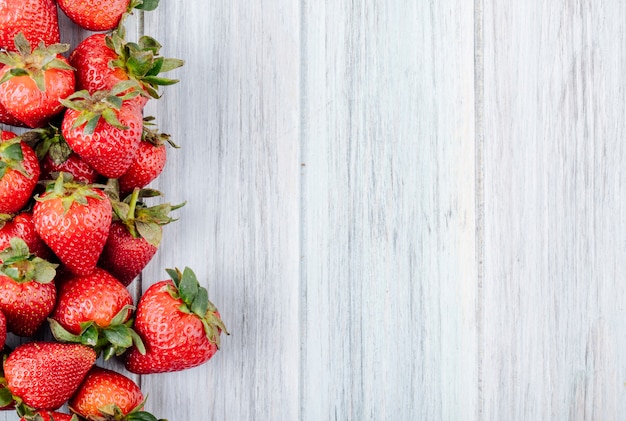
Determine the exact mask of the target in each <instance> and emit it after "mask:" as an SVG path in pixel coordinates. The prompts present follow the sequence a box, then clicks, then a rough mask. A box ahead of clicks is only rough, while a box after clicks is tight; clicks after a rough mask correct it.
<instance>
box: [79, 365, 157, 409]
mask: <svg viewBox="0 0 626 421" xmlns="http://www.w3.org/2000/svg"><path fill="white" fill-rule="evenodd" d="M144 402H145V399H144V397H143V393H141V389H140V388H139V386H137V384H136V383H135V382H134V381H132V380H131V379H130V378H128V377H126V376H125V375H123V374H121V373H118V372H115V371H112V370H108V369H105V368H101V367H97V366H94V367H93V368H92V369H91V370H90V371H89V373H87V376H86V377H85V380H84V381H83V383H82V384H81V386H80V388H79V389H78V391H77V392H76V394H75V395H74V396H73V397H72V398H71V399H70V401H69V404H68V406H69V407H70V409H71V410H72V412H75V413H77V414H79V415H80V416H81V417H83V418H86V419H87V420H90V421H105V420H116V421H131V420H137V421H166V420H157V419H156V417H155V416H154V415H152V414H150V413H148V412H145V411H143V410H142V409H143V406H144Z"/></svg>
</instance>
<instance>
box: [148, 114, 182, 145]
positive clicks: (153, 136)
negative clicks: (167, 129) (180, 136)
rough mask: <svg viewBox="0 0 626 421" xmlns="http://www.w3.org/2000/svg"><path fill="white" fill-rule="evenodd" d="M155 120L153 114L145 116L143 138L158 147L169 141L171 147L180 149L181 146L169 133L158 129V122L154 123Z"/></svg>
mask: <svg viewBox="0 0 626 421" xmlns="http://www.w3.org/2000/svg"><path fill="white" fill-rule="evenodd" d="M153 121H154V117H153V116H148V117H144V118H143V132H142V133H141V140H143V141H144V142H148V143H150V144H151V145H154V146H156V147H158V146H161V145H164V144H166V143H168V144H169V145H170V146H171V147H173V148H176V149H179V148H180V146H178V145H177V144H176V143H174V142H173V141H172V137H171V136H170V135H169V134H167V133H161V132H159V131H158V130H157V128H156V124H155V123H153Z"/></svg>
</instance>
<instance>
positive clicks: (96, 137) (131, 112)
mask: <svg viewBox="0 0 626 421" xmlns="http://www.w3.org/2000/svg"><path fill="white" fill-rule="evenodd" d="M134 86H136V84H135V83H133V82H132V81H128V82H122V83H121V84H118V85H116V87H115V88H114V89H113V90H111V91H98V92H95V93H94V94H93V95H91V94H89V93H87V91H84V90H83V91H79V92H76V93H74V94H72V95H71V96H70V97H68V98H67V100H64V101H62V103H63V104H64V105H65V106H66V107H67V108H68V110H67V111H66V112H65V116H64V118H63V123H62V125H61V132H62V133H63V136H64V137H65V140H66V141H67V143H68V145H70V147H71V148H72V150H73V151H74V152H76V153H77V154H78V155H80V157H81V158H82V159H83V160H84V161H85V162H87V163H88V164H89V165H90V166H91V167H92V168H93V169H95V170H96V171H97V172H98V173H99V174H102V175H103V176H105V177H108V178H117V177H119V176H120V175H122V174H124V173H125V172H126V170H128V167H129V166H130V164H131V162H132V161H133V158H134V156H135V153H136V152H137V148H138V147H139V142H141V133H142V127H143V121H142V120H143V119H142V115H141V110H140V109H139V108H137V106H136V104H134V103H132V102H130V101H128V100H129V99H130V98H132V97H134V96H136V95H137V91H136V90H133V87H134ZM129 90H130V92H129Z"/></svg>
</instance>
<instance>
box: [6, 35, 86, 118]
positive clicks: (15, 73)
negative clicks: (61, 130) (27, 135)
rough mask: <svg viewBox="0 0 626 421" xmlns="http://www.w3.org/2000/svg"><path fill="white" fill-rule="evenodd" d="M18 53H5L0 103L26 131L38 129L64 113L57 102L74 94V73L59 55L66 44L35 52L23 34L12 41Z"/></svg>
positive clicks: (37, 48)
mask: <svg viewBox="0 0 626 421" xmlns="http://www.w3.org/2000/svg"><path fill="white" fill-rule="evenodd" d="M15 48H16V49H17V52H11V51H5V52H3V53H1V54H0V62H1V63H3V64H4V65H5V66H4V67H3V68H2V69H1V70H0V103H2V106H3V107H4V109H5V110H6V111H8V112H9V113H10V114H11V115H13V116H14V117H15V118H17V119H18V120H19V121H21V122H23V123H24V124H26V125H27V126H29V127H40V126H42V125H43V124H44V123H46V122H47V121H49V120H50V119H51V118H52V117H53V116H55V115H56V114H59V113H60V112H61V111H62V110H63V105H62V104H61V103H60V102H59V101H60V100H62V99H65V98H66V97H67V96H69V95H70V94H72V93H73V92H74V86H75V79H74V69H73V68H72V67H71V66H70V65H69V63H68V61H67V59H66V58H65V57H63V56H62V55H61V53H63V52H65V51H67V50H68V49H69V45H68V44H53V45H50V46H48V47H46V46H45V45H44V44H43V42H41V43H40V44H39V45H38V46H37V47H36V48H35V49H34V50H33V49H32V48H31V45H30V44H29V43H28V41H27V40H26V38H25V37H24V35H23V34H22V33H19V34H18V35H17V36H16V37H15Z"/></svg>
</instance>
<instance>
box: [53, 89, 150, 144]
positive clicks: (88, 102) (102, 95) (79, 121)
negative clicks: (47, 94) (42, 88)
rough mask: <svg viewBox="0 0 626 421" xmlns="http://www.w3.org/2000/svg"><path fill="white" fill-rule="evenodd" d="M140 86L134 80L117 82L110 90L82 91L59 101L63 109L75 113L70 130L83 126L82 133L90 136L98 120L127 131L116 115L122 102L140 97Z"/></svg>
mask: <svg viewBox="0 0 626 421" xmlns="http://www.w3.org/2000/svg"><path fill="white" fill-rule="evenodd" d="M141 92H142V91H141V85H140V84H139V83H138V82H137V81H135V80H124V81H121V82H118V83H117V84H116V85H115V86H114V87H113V88H112V89H111V90H103V91H96V92H94V93H91V94H90V93H89V92H88V91H87V90H85V89H83V90H80V91H77V92H74V93H73V94H72V95H70V96H68V97H67V98H65V99H63V100H61V104H63V105H64V106H65V107H67V108H69V109H71V110H74V111H77V112H78V113H79V114H78V117H77V118H76V120H75V121H74V124H73V125H72V129H77V128H79V127H82V126H84V129H83V131H84V132H85V134H87V135H92V134H93V133H94V132H95V130H96V126H97V125H98V122H99V121H100V118H103V119H104V121H106V122H107V123H108V124H109V125H111V126H113V127H116V128H118V129H120V130H127V129H128V127H127V126H124V125H123V124H122V123H121V122H120V120H119V118H118V113H119V111H120V110H121V109H122V105H123V104H124V101H127V100H129V99H132V98H134V97H136V96H138V95H141Z"/></svg>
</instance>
